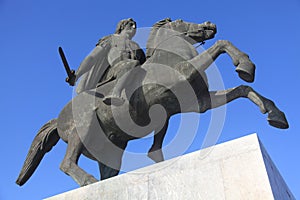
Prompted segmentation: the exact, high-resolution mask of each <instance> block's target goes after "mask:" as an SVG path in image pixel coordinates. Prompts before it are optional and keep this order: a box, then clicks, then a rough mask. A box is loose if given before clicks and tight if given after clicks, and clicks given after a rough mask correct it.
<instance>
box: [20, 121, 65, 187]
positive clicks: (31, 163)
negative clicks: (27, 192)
mask: <svg viewBox="0 0 300 200" xmlns="http://www.w3.org/2000/svg"><path fill="white" fill-rule="evenodd" d="M59 139H60V138H59V136H58V132H57V120H56V119H52V120H50V121H49V122H47V123H46V124H45V125H44V126H43V127H42V128H41V129H40V130H39V132H38V134H37V135H36V136H35V138H34V140H33V142H32V144H31V147H30V149H29V152H28V154H27V157H26V160H25V162H24V164H23V167H22V170H21V172H20V175H19V177H18V179H17V181H16V183H17V184H18V185H20V186H22V185H23V184H24V183H25V182H26V181H27V180H28V179H29V178H30V177H31V175H32V174H33V172H34V171H35V169H36V168H37V166H38V165H39V164H40V162H41V160H42V158H43V157H44V155H45V154H46V153H47V152H49V151H50V150H51V149H52V147H53V146H54V145H56V143H57V142H58V140H59Z"/></svg>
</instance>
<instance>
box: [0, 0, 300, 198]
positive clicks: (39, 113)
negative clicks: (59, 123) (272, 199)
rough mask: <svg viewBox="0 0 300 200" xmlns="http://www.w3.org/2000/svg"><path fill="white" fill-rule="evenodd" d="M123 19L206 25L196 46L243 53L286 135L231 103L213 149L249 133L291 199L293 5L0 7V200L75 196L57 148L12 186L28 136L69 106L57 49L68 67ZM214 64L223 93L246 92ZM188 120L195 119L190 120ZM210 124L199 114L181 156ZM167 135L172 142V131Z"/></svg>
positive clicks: (223, 63)
mask: <svg viewBox="0 0 300 200" xmlns="http://www.w3.org/2000/svg"><path fill="white" fill-rule="evenodd" d="M125 2H126V3H125ZM200 2H201V3H200ZM129 17H132V18H134V19H135V20H136V21H137V25H138V27H151V26H152V25H153V24H154V23H155V22H157V21H158V20H160V19H163V18H166V17H170V18H172V19H178V18H181V19H183V20H185V21H190V22H195V23H202V22H204V21H207V20H209V21H211V22H213V23H215V24H217V27H218V33H217V35H216V38H215V39H213V40H212V41H210V42H207V44H205V45H204V48H208V47H209V46H210V45H212V44H213V42H215V41H216V40H218V39H226V40H230V41H231V42H232V43H233V44H235V45H236V46H237V47H239V48H240V49H241V50H243V51H245V52H247V53H248V54H249V55H250V57H251V59H252V60H253V61H254V62H255V64H256V66H257V70H256V79H255V82H254V83H252V84H250V85H251V86H252V87H253V88H255V89H256V90H257V91H258V92H260V93H261V94H263V95H264V96H266V97H268V98H270V99H272V100H273V101H275V102H276V104H277V105H278V107H279V108H280V109H282V110H283V111H284V112H285V113H286V116H287V119H288V121H289V123H290V128H289V129H288V130H279V129H276V128H273V127H271V126H269V125H268V123H267V121H266V116H265V115H262V114H261V113H260V112H259V109H258V108H257V107H256V106H255V105H254V104H252V103H251V102H250V101H248V100H245V99H240V100H236V101H235V102H232V103H230V104H228V105H227V107H226V119H225V123H224V127H223V130H222V132H221V135H220V137H219V138H218V143H221V142H224V141H228V140H232V139H235V138H239V137H241V136H244V135H248V134H251V133H254V132H256V133H257V134H258V136H259V138H260V140H261V141H262V143H263V144H264V146H265V148H266V150H267V151H268V153H269V154H270V156H271V158H272V159H273V161H274V163H275V164H276V166H277V168H278V169H279V171H280V172H281V174H282V176H283V177H284V179H285V181H286V183H287V184H288V186H289V187H290V189H291V191H292V192H293V194H294V195H295V197H296V198H300V170H299V169H300V160H299V152H300V145H299V141H300V135H299V133H300V123H299V113H300V109H299V108H300V106H299V99H298V98H299V97H300V95H299V86H300V84H299V83H300V62H299V56H300V54H299V52H300V39H299V35H300V1H299V0H286V1H279V0H272V1H271V0H266V1H260V0H253V1H237V0H228V1H199V0H191V1H169V0H167V1H161V0H160V1H158V0H151V1H117V0H115V1H96V0H90V1H69V0H67V1H59V0H52V1H33V0H28V1H20V0H19V1H18V0H0V34H1V37H0V66H1V73H2V78H1V79H0V85H1V98H0V102H1V103H0V110H1V120H0V123H1V131H0V132H1V135H2V142H1V145H0V154H1V156H0V157H1V159H2V162H1V179H2V180H1V183H0V199H1V200H2V199H4V200H10V199H31V200H32V199H42V198H46V197H49V196H53V195H55V194H58V193H62V192H65V191H69V190H71V189H74V188H78V185H77V184H76V183H75V182H74V181H73V180H72V179H71V178H70V177H68V176H66V175H65V174H64V173H63V172H61V171H60V170H59V164H60V162H61V161H62V159H63V156H64V153H65V151H66V144H65V143H63V142H62V141H60V142H59V143H58V144H57V145H56V146H55V147H54V148H53V149H52V151H51V152H50V153H49V154H47V155H46V156H45V158H44V159H43V161H42V163H41V164H40V166H39V167H38V169H37V170H36V172H35V173H34V175H33V176H32V177H31V179H30V180H29V181H28V182H27V183H26V184H25V185H24V186H23V187H19V186H17V185H16V184H15V180H16V178H17V176H18V174H19V170H20V169H21V166H22V164H23V162H24V159H25V157H26V154H27V152H28V149H29V147H30V145H31V142H32V140H33V138H34V136H35V135H36V133H37V131H38V129H39V128H40V127H41V126H42V125H43V124H45V123H46V122H47V121H48V120H50V119H53V118H56V117H57V116H58V114H59V112H60V110H61V109H62V108H63V106H64V105H65V104H66V103H67V102H68V101H69V100H70V99H71V98H72V88H71V87H69V86H68V85H67V84H66V83H65V82H64V79H65V77H66V74H65V71H64V69H63V66H62V64H61V60H60V58H59V55H58V52H57V48H58V46H62V47H63V48H64V50H65V52H66V54H67V58H68V60H69V63H70V65H71V66H72V68H74V69H77V67H78V66H79V64H80V62H81V61H82V59H83V58H84V57H85V56H86V55H87V54H88V53H89V52H90V51H91V50H92V49H93V47H94V45H95V43H96V42H97V41H98V39H99V38H101V37H103V36H105V35H108V34H111V33H113V32H114V30H115V27H116V24H117V22H118V21H119V20H121V19H124V18H129ZM216 66H217V67H218V69H219V71H220V73H221V75H222V77H223V80H224V84H225V87H226V88H230V87H234V86H238V85H240V84H247V83H245V82H243V81H242V80H241V79H239V78H238V76H237V74H236V73H235V71H234V66H233V65H232V63H231V60H230V59H229V57H228V56H226V55H222V56H221V57H220V58H219V59H218V60H217V62H216ZM195 116H198V118H199V115H190V117H192V118H193V117H195ZM210 116H211V112H208V113H205V114H203V115H201V117H200V126H199V131H198V134H197V136H196V137H195V140H194V141H193V143H192V144H191V146H190V147H189V149H188V150H187V151H186V152H191V151H195V150H199V149H200V148H201V146H203V145H202V143H203V138H204V136H205V134H206V133H207V130H208V127H209V124H210ZM177 120H178V116H177V118H176V117H174V118H173V119H172V120H171V121H172V123H171V126H172V127H176V126H177V125H176V123H177ZM186 134H187V135H188V134H189V132H188V130H187V131H186ZM168 137H172V129H170V131H168ZM167 140H168V138H167ZM141 144H142V145H141ZM150 145H151V139H150V138H147V139H145V140H144V141H140V142H139V141H135V142H132V143H130V144H129V149H130V150H131V151H136V152H141V153H145V152H147V150H148V148H149V147H150ZM80 165H81V166H82V167H83V168H84V169H86V170H87V171H88V172H90V173H92V174H94V175H95V176H97V177H98V176H99V175H98V166H97V163H95V162H93V161H89V160H87V159H85V158H82V159H81V160H80ZM125 171H126V170H125Z"/></svg>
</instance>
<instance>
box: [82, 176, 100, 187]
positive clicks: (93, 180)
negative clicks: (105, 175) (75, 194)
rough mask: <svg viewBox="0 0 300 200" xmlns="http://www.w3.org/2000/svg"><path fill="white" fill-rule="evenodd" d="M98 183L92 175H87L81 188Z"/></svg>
mask: <svg viewBox="0 0 300 200" xmlns="http://www.w3.org/2000/svg"><path fill="white" fill-rule="evenodd" d="M96 182H98V180H97V179H95V178H94V177H93V176H92V175H88V176H87V177H86V180H85V181H84V182H83V184H82V185H81V187H83V186H87V185H90V184H93V183H96Z"/></svg>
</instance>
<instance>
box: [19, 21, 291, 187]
mask: <svg viewBox="0 0 300 200" xmlns="http://www.w3.org/2000/svg"><path fill="white" fill-rule="evenodd" d="M215 34H216V25H214V24H212V23H210V22H205V23H203V24H194V23H188V22H184V21H182V20H176V21H171V20H170V19H165V20H161V21H159V22H158V23H156V24H155V25H154V26H153V28H152V31H151V33H150V37H149V40H148V43H147V57H148V59H147V61H146V62H145V63H144V64H143V65H142V66H138V67H136V68H134V69H133V70H131V71H129V72H128V73H130V76H126V77H130V78H131V79H133V80H135V81H134V82H133V81H132V85H130V86H128V87H126V88H125V90H124V91H125V92H124V93H122V95H123V97H124V99H127V101H126V102H125V103H124V104H123V105H122V106H114V105H111V106H109V105H106V104H104V103H103V102H102V97H103V95H104V96H106V95H109V94H111V93H112V92H113V89H114V85H116V84H118V81H119V80H114V81H112V82H110V83H108V84H105V85H102V86H100V87H98V88H96V89H93V90H89V91H86V92H82V93H81V94H79V95H78V96H76V97H75V98H73V99H72V101H71V102H69V103H68V104H67V105H66V106H65V107H64V109H63V110H62V111H61V113H60V115H59V117H58V119H54V120H50V121H49V122H48V123H47V124H45V125H44V126H43V127H42V128H41V130H40V131H39V132H38V134H37V136H36V137H35V139H34V141H33V143H32V146H31V148H30V151H29V153H28V155H27V158H26V160H25V163H24V166H23V168H22V171H21V173H20V175H19V177H18V180H17V184H19V185H22V184H24V183H25V182H26V181H27V180H28V179H29V177H30V176H31V175H32V173H33V172H34V170H35V169H36V167H37V166H38V164H39V162H40V161H41V159H42V158H43V156H44V155H45V153H47V152H48V151H50V150H51V148H52V147H53V146H54V145H55V144H56V143H57V141H58V140H59V139H60V138H61V139H63V140H64V141H65V142H67V143H68V148H67V153H66V155H65V158H64V159H63V161H62V163H61V166H60V169H61V170H62V171H64V172H65V173H66V174H68V175H70V176H71V177H72V178H73V179H74V180H75V181H76V182H77V183H78V184H79V185H80V186H84V185H87V184H90V183H94V182H96V181H98V180H97V179H96V178H94V177H93V176H92V175H90V174H88V173H86V172H85V171H84V170H83V169H81V168H80V167H79V166H78V165H77V163H78V159H79V157H80V155H81V154H84V155H86V156H87V157H89V158H91V159H94V160H97V161H98V163H99V167H100V173H101V180H103V179H106V178H109V177H112V176H115V175H117V174H118V173H119V170H120V168H121V159H122V155H123V152H124V149H125V148H126V146H127V143H128V141H130V140H133V139H138V138H141V137H144V136H146V135H148V134H149V133H151V132H152V131H154V142H153V145H152V147H151V148H150V150H149V152H148V156H149V157H150V158H151V159H153V160H154V161H156V162H159V161H163V160H164V158H163V153H162V150H161V149H162V143H163V140H164V136H165V134H166V131H167V128H168V120H169V118H170V117H171V116H172V115H174V114H177V113H186V112H197V113H203V112H205V111H207V110H209V109H212V108H216V107H219V106H222V105H224V104H226V103H228V102H230V101H232V100H234V99H237V98H240V97H244V98H248V99H249V100H251V101H252V102H253V103H254V104H256V105H257V106H258V107H259V108H260V110H261V112H262V113H268V121H269V124H270V125H272V126H275V127H277V128H288V123H287V121H286V118H285V115H284V113H283V112H281V111H280V110H279V109H278V108H277V107H276V106H275V104H274V103H273V102H272V101H271V100H269V99H267V98H265V97H263V96H261V95H260V94H258V93H257V92H256V91H254V90H253V89H252V88H251V87H250V86H244V85H241V86H238V87H236V88H232V89H228V90H224V91H209V87H208V84H207V77H206V75H205V70H206V69H207V68H208V67H209V66H210V65H211V64H212V63H213V62H214V61H215V60H216V59H217V57H218V56H219V55H221V54H223V53H227V54H228V55H229V56H230V57H231V59H232V60H233V64H234V65H235V66H236V71H237V72H238V74H239V76H240V77H241V78H242V79H243V80H245V81H247V82H252V81H253V80H254V71H255V65H254V64H253V63H252V62H251V61H250V59H249V56H248V55H247V54H245V53H243V52H241V51H240V50H238V49H237V48H236V47H235V46H234V45H232V44H231V43H230V42H229V41H225V40H219V41H217V42H216V43H215V44H214V45H213V46H212V47H210V48H209V49H207V50H206V51H204V52H203V53H201V54H200V55H199V54H198V52H197V51H196V49H195V47H194V46H193V45H194V44H196V43H200V42H204V41H205V40H208V39H211V38H213V37H214V35H215ZM121 78H122V77H121Z"/></svg>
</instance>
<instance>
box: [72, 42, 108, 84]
mask: <svg viewBox="0 0 300 200" xmlns="http://www.w3.org/2000/svg"><path fill="white" fill-rule="evenodd" d="M104 56H105V48H103V47H102V46H100V45H98V46H96V47H95V49H94V50H93V51H92V52H91V53H90V54H89V55H88V56H87V57H86V58H85V59H84V60H83V61H82V63H81V64H80V66H79V67H78V70H77V71H76V73H75V75H76V81H77V80H78V79H79V78H80V76H82V75H83V74H84V73H86V72H88V71H89V70H90V69H91V68H92V67H93V66H94V65H95V63H96V61H97V59H99V58H103V57H104Z"/></svg>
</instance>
